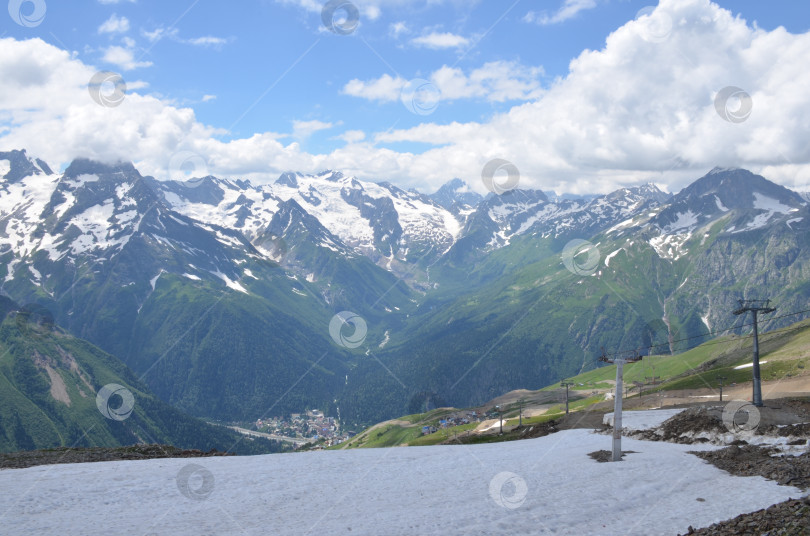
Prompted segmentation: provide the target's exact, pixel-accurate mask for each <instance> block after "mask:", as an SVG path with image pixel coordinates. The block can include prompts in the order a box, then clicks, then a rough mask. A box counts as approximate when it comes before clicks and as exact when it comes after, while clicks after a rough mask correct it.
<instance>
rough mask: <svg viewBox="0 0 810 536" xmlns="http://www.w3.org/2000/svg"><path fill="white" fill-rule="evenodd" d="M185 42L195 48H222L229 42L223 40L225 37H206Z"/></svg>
mask: <svg viewBox="0 0 810 536" xmlns="http://www.w3.org/2000/svg"><path fill="white" fill-rule="evenodd" d="M184 42H185V43H188V44H189V45H194V46H202V47H209V46H210V47H220V46H222V45H224V44H226V43H227V42H228V40H227V39H225V38H223V37H213V36H210V35H207V36H205V37H195V38H193V39H186V40H185V41H184Z"/></svg>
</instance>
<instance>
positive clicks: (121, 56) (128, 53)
mask: <svg viewBox="0 0 810 536" xmlns="http://www.w3.org/2000/svg"><path fill="white" fill-rule="evenodd" d="M103 60H104V61H106V62H107V63H112V64H113V65H115V66H117V67H120V68H121V69H123V70H124V71H131V70H133V69H138V68H141V67H150V66H151V65H152V62H151V61H138V60H137V59H135V53H134V52H133V51H132V50H130V49H128V48H124V47H119V46H111V47H109V48H108V49H107V50H106V51H105V52H104V57H103Z"/></svg>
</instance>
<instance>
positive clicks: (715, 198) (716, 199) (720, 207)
mask: <svg viewBox="0 0 810 536" xmlns="http://www.w3.org/2000/svg"><path fill="white" fill-rule="evenodd" d="M714 203H715V204H716V205H717V208H719V209H720V210H722V211H723V212H728V208H727V207H726V206H725V205H724V204H723V202H722V201H720V198H718V197H717V196H714Z"/></svg>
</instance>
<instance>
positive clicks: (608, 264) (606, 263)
mask: <svg viewBox="0 0 810 536" xmlns="http://www.w3.org/2000/svg"><path fill="white" fill-rule="evenodd" d="M622 250H623V248H619V249H617V250H616V251H614V252H613V253H610V254H608V256H607V257H605V266H608V267H610V259H612V258H613V257H615V256H616V255H618V254H619V252H620V251H622Z"/></svg>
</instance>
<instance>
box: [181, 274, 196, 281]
mask: <svg viewBox="0 0 810 536" xmlns="http://www.w3.org/2000/svg"><path fill="white" fill-rule="evenodd" d="M183 277H187V278H189V279H192V280H194V281H200V278H199V276H196V275H194V274H189V273H185V274H183Z"/></svg>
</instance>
